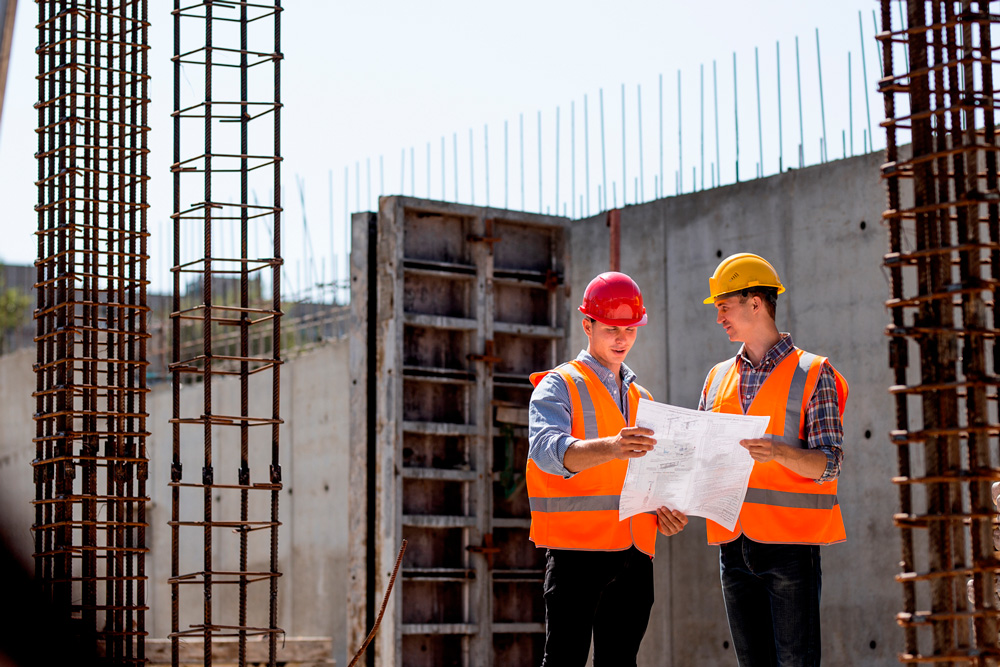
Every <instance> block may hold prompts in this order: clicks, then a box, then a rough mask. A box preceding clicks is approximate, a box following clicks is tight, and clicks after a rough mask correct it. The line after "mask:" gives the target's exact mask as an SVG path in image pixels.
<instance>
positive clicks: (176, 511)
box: [170, 0, 283, 665]
mask: <svg viewBox="0 0 1000 667" xmlns="http://www.w3.org/2000/svg"><path fill="white" fill-rule="evenodd" d="M281 12H282V8H281V3H280V1H276V2H272V3H266V2H265V3H260V2H215V1H213V0H203V1H197V2H187V3H184V2H181V0H175V2H174V10H173V17H174V57H173V62H174V114H173V118H174V164H173V165H172V167H171V170H172V172H173V176H174V214H173V216H172V217H173V220H174V226H173V243H174V248H173V258H174V261H173V268H172V271H173V280H174V286H173V291H174V296H173V312H172V313H171V318H172V330H173V356H172V363H171V364H170V371H171V375H172V381H173V418H172V419H171V423H172V425H173V462H172V467H171V481H170V486H171V487H172V497H171V504H172V520H171V522H170V526H171V537H172V543H171V549H172V554H171V563H172V565H171V578H170V585H171V605H172V619H171V635H170V636H171V640H172V646H171V649H172V660H173V664H174V665H177V664H178V661H179V657H178V656H179V654H178V646H179V644H178V642H179V640H180V639H181V638H187V637H192V638H199V637H200V639H201V641H203V643H204V647H203V649H204V652H203V655H204V664H205V665H210V664H212V659H213V654H212V640H213V638H214V637H224V636H232V637H237V638H238V651H239V653H238V661H239V664H240V665H245V664H246V659H247V658H246V655H247V653H246V643H247V639H248V637H251V636H255V635H257V636H262V637H266V639H267V641H268V645H269V649H268V650H269V664H271V665H274V664H275V661H276V650H277V637H278V635H279V634H281V633H282V632H283V631H282V630H281V629H280V628H279V627H278V622H277V609H278V607H277V601H278V595H277V586H278V577H279V576H281V575H280V572H278V526H279V525H280V522H279V521H278V499H279V492H280V490H281V488H282V485H281V466H280V463H279V458H278V455H279V448H278V444H279V439H278V433H279V425H280V424H281V419H280V402H279V399H280V372H279V371H280V366H281V353H280V350H281V326H280V322H281V314H282V311H281V281H280V278H281V274H280V271H281V263H282V262H281V245H280V240H281V203H280V195H281V169H280V166H281V157H280V156H281V131H280V129H281V97H280V91H281V85H280V84H281V60H282V55H281V39H280V37H281ZM251 42H252V43H253V44H254V45H257V46H256V49H254V50H252V49H251V48H250V45H251ZM251 81H253V82H254V83H253V84H252V83H251ZM190 82H196V83H194V84H193V85H192V84H191V83H190ZM251 85H253V86H254V90H257V91H261V92H262V93H264V94H263V95H262V96H261V97H255V98H254V99H251V97H250V94H249V90H250V87H251ZM258 187H259V188H263V189H264V191H267V189H271V191H272V193H273V196H272V203H271V205H258V204H256V203H251V199H252V198H253V199H254V200H256V197H252V194H251V193H252V192H253V191H254V190H255V188H258ZM234 199H235V202H233V200H234ZM192 202H193V203H192ZM251 224H255V225H264V226H265V227H266V228H267V230H268V232H269V235H270V238H271V239H272V244H273V247H272V249H271V252H270V256H264V257H255V256H254V255H253V254H252V251H251V248H250V234H249V232H250V225H251ZM234 226H235V227H237V229H238V231H236V232H235V234H236V236H237V237H238V238H239V256H237V257H222V256H220V254H221V253H220V252H219V248H220V247H221V244H220V243H219V238H220V237H221V236H222V235H223V234H224V233H225V231H226V230H230V231H231V230H232V229H233V227H234ZM192 238H193V239H194V241H195V244H198V243H200V245H201V250H199V251H196V252H195V253H194V255H193V256H189V257H188V256H184V254H183V251H182V249H183V248H185V247H189V246H190V244H189V243H188V240H189V239H192ZM213 239H215V240H214V241H213ZM257 272H260V273H259V274H258V275H261V274H262V275H263V276H264V277H265V280H264V281H261V283H260V284H262V285H263V287H262V288H261V289H262V291H264V292H266V291H267V290H268V288H269V290H270V299H267V300H262V301H261V302H259V303H255V302H252V297H251V293H250V284H251V278H252V277H253V276H254V274H257ZM236 279H238V281H239V285H240V289H239V295H238V297H237V298H236V299H235V300H227V299H226V297H225V295H224V294H223V295H221V297H220V295H219V294H218V292H219V290H218V289H216V290H214V291H213V287H214V286H215V284H216V283H217V282H220V281H223V280H236ZM185 293H186V294H187V295H189V296H188V297H187V298H185ZM233 329H236V330H237V331H239V341H238V345H237V346H235V348H234V346H233V345H232V342H231V340H230V338H229V337H228V336H226V335H224V334H225V333H229V332H231V331H232V330H233ZM260 330H263V331H264V332H265V334H264V335H263V336H261V335H260V334H259V331H260ZM192 338H200V339H201V341H202V345H201V350H200V351H199V352H198V353H195V354H194V355H192V356H188V357H182V356H181V355H182V353H181V350H182V344H183V342H184V341H185V340H190V339H192ZM252 341H254V342H256V343H257V344H256V345H254V346H253V348H252V346H251V342H252ZM226 378H230V379H233V380H235V381H238V382H239V384H240V400H239V405H233V406H219V405H218V404H216V405H213V382H218V381H220V380H222V379H226ZM185 382H190V383H192V386H197V385H199V384H200V389H201V392H200V393H201V401H200V405H194V404H193V402H189V403H185V402H184V401H182V385H183V384H185ZM258 397H260V398H263V399H265V400H263V401H255V400H252V399H255V398H258ZM268 399H269V400H268ZM252 404H253V405H252ZM223 428H227V429H237V430H238V432H239V450H238V451H237V452H233V451H229V452H226V451H223V449H224V448H223V447H222V445H221V440H222V439H221V438H219V437H218V434H217V431H218V430H219V429H223ZM230 461H237V462H238V466H236V465H234V466H233V467H232V468H229V469H226V468H224V467H223V466H224V464H225V463H226V462H230ZM185 462H187V463H188V466H191V465H192V464H195V465H198V464H200V468H201V471H200V475H198V474H195V475H194V477H195V481H192V479H191V477H192V475H191V474H190V467H189V473H188V477H187V479H185V477H184V464H185ZM251 469H253V470H255V471H258V473H257V476H256V477H254V476H252V475H251ZM187 507H198V508H200V510H201V516H200V517H199V516H196V512H191V511H187V512H186V511H184V509H185V508H187ZM256 531H262V533H263V534H264V536H265V537H266V539H264V540H261V543H257V544H256V545H255V544H252V543H251V542H252V541H253V540H254V538H253V535H255V534H259V533H256ZM182 539H183V540H185V541H186V540H188V539H200V540H201V541H202V543H203V545H204V549H203V551H202V554H201V556H202V557H201V559H200V561H199V562H184V561H183V559H182V554H181V551H180V542H181V540H182ZM255 546H256V547H257V548H256V549H255V548H254V547H255ZM262 554H263V555H264V556H265V557H261V555H262ZM253 583H263V584H266V586H267V591H266V594H264V593H262V594H260V595H258V596H257V598H255V599H256V600H257V602H258V603H259V604H251V598H252V597H253V595H254V591H256V590H257V589H259V588H260V587H259V586H258V587H251V584H253ZM185 591H197V592H198V593H200V594H201V595H200V602H201V605H200V613H199V612H198V611H196V610H197V609H198V605H196V604H193V601H190V600H188V601H187V602H185V599H184V592H185ZM193 597H194V596H193ZM251 607H252V608H253V609H251ZM257 609H259V610H260V611H259V612H258V613H253V610H257ZM182 615H183V616H188V615H190V616H194V617H195V618H197V619H198V620H197V621H196V622H192V623H189V624H187V625H186V626H182V624H181V616H182Z"/></svg>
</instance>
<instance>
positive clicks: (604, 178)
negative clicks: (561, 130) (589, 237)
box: [598, 88, 608, 208]
mask: <svg viewBox="0 0 1000 667" xmlns="http://www.w3.org/2000/svg"><path fill="white" fill-rule="evenodd" d="M598 100H599V102H600V108H601V191H602V192H603V193H604V203H603V205H602V207H603V208H607V202H608V163H607V159H606V156H605V152H604V89H603V88H601V89H599V90H598Z"/></svg>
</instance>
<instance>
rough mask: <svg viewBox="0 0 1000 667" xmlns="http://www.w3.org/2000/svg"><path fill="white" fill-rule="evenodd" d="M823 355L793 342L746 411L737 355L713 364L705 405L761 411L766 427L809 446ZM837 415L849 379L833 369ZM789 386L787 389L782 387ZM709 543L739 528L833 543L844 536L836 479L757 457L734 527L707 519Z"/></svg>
mask: <svg viewBox="0 0 1000 667" xmlns="http://www.w3.org/2000/svg"><path fill="white" fill-rule="evenodd" d="M824 363H828V362H827V360H826V358H824V357H818V356H816V355H814V354H810V353H809V352H805V351H803V350H799V349H798V348H795V349H794V350H793V352H792V353H791V354H790V355H789V356H788V357H786V358H785V359H783V360H782V361H781V362H779V364H778V365H777V366H776V367H775V368H774V369H773V370H772V371H771V373H770V374H769V375H768V377H767V378H766V379H765V381H764V383H763V384H762V385H761V387H760V389H758V392H757V395H756V396H755V397H754V400H753V402H752V403H751V405H750V407H749V408H748V409H747V410H746V411H744V410H743V409H742V404H741V401H740V397H739V384H740V383H739V374H738V372H737V370H736V359H735V357H734V358H733V359H729V360H727V361H724V362H722V363H721V364H719V365H717V366H716V367H715V368H714V369H712V372H711V373H710V378H709V387H708V390H707V392H706V395H705V401H706V405H707V406H709V408H710V409H712V410H715V411H719V412H730V413H737V414H741V413H744V412H745V413H746V414H758V415H760V414H764V415H768V416H770V417H771V424H770V425H769V427H768V430H769V431H771V430H773V429H777V428H779V426H778V423H777V422H778V421H783V422H784V425H783V426H782V427H781V432H782V435H781V437H780V438H778V437H777V436H776V435H774V434H769V435H768V436H766V437H770V438H772V439H778V440H780V441H782V442H784V443H787V444H790V445H793V446H797V447H800V448H806V447H808V443H807V442H806V440H805V439H804V438H805V419H804V415H803V411H804V410H805V407H806V405H807V404H808V402H809V399H810V398H811V397H812V394H813V393H814V392H815V388H816V383H817V381H818V379H819V373H820V371H821V368H822V365H823V364H824ZM830 368H831V370H833V373H834V377H835V380H836V384H837V393H838V398H839V399H840V400H839V408H840V412H841V416H842V415H843V409H844V403H845V402H846V400H847V382H846V381H845V380H844V378H843V376H841V375H840V374H839V373H838V372H837V371H836V369H833V367H832V366H830ZM786 388H787V389H786ZM706 525H707V529H708V541H709V543H711V544H719V543H723V542H729V541H731V540H734V539H736V537H738V536H739V535H740V533H741V532H743V533H745V534H746V535H747V537H749V538H750V539H752V540H754V541H757V542H770V543H795V544H832V543H834V542H842V541H843V540H844V539H846V536H845V534H844V525H843V519H842V517H841V513H840V504H839V501H838V499H837V482H836V480H833V481H830V482H825V483H823V484H817V483H816V482H815V480H811V479H807V478H805V477H802V476H800V475H797V474H795V473H793V472H792V471H790V470H788V469H787V468H785V467H783V466H781V465H780V464H779V463H777V462H775V461H771V462H768V463H763V464H762V463H755V464H754V468H753V472H752V473H751V476H750V485H749V488H748V489H747V494H746V497H745V499H744V504H743V507H742V509H741V511H740V520H739V522H738V524H737V527H736V529H735V530H734V531H727V530H726V529H725V528H723V527H722V526H720V525H718V524H716V523H715V522H713V521H707V522H706Z"/></svg>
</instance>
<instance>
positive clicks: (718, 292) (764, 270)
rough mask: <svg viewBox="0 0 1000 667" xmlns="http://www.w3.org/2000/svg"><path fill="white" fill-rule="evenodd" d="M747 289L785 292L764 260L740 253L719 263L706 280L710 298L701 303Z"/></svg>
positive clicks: (756, 256) (776, 276)
mask: <svg viewBox="0 0 1000 667" xmlns="http://www.w3.org/2000/svg"><path fill="white" fill-rule="evenodd" d="M748 287H775V288H777V290H778V294H781V293H782V292H784V291H785V286H784V285H782V284H781V280H780V279H779V278H778V272H777V271H775V270H774V267H773V266H771V265H770V263H768V261H767V260H766V259H764V258H763V257H761V256H760V255H754V254H752V253H749V252H741V253H737V254H735V255H730V256H729V257H726V258H725V259H724V260H722V261H721V262H719V266H718V267H716V269H715V273H714V274H713V275H712V277H711V278H709V279H708V290H709V292H710V294H711V296H709V297H708V298H707V299H705V300H704V301H703V302H702V303H714V302H715V300H716V299H717V298H718V297H720V296H722V295H723V294H729V293H730V292H739V291H740V290H744V289H747V288H748Z"/></svg>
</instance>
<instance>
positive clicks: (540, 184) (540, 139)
mask: <svg viewBox="0 0 1000 667" xmlns="http://www.w3.org/2000/svg"><path fill="white" fill-rule="evenodd" d="M538 212H539V213H544V212H545V211H544V210H543V209H542V110H541V109H539V110H538Z"/></svg>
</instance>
